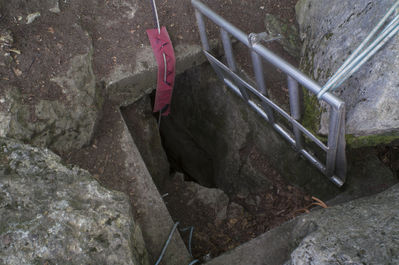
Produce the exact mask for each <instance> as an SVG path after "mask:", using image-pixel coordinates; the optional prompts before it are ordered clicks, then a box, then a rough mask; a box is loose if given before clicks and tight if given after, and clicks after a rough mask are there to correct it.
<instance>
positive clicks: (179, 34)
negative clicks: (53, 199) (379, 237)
mask: <svg viewBox="0 0 399 265" xmlns="http://www.w3.org/2000/svg"><path fill="white" fill-rule="evenodd" d="M205 2H207V4H208V5H209V6H210V7H212V8H213V9H215V10H216V11H217V12H219V13H221V14H223V16H224V17H226V18H227V19H228V20H231V21H235V24H237V25H239V26H240V28H241V29H243V30H244V31H246V32H261V31H263V30H264V29H263V22H262V23H257V22H259V21H254V20H255V19H256V18H258V17H262V16H263V12H264V10H265V9H266V10H268V11H270V12H271V13H275V15H277V16H279V17H281V18H283V19H285V20H287V21H289V22H291V23H294V17H295V12H294V6H295V3H296V0H284V1H279V0H278V1H277V0H267V1H261V0H255V1H240V0H225V1H217V3H216V1H205ZM139 3H140V7H139V10H141V11H144V12H138V13H139V14H141V15H139V19H141V20H143V21H146V22H144V23H143V25H142V27H145V28H149V27H151V23H149V22H148V21H152V18H150V17H145V16H143V14H146V15H149V14H151V11H150V7H149V6H148V5H146V4H147V2H139ZM282 7H283V8H282ZM158 9H159V13H160V19H161V21H162V24H163V25H166V26H167V27H168V30H169V32H170V33H171V36H172V41H173V42H174V43H179V42H182V41H184V42H193V43H198V42H199V39H198V33H197V29H196V25H195V24H194V19H188V18H193V17H194V15H193V12H192V9H191V6H189V5H181V4H180V2H179V1H178V0H168V1H161V2H160V3H159V6H158ZM237 20H238V21H237ZM21 34H23V33H21ZM132 34H136V35H137V38H136V39H138V40H142V39H144V38H145V36H144V34H145V33H144V31H143V30H139V28H137V32H136V30H134V31H133V32H132ZM217 34H218V32H217V31H215V29H212V30H211V32H210V37H215V36H216V35H217ZM137 45H139V43H137ZM268 45H269V46H270V47H269V48H271V49H273V50H274V51H276V52H277V53H279V54H283V57H284V58H285V59H286V60H288V61H290V62H291V63H292V64H294V65H297V64H298V62H296V61H295V60H294V59H293V58H292V57H291V56H289V55H288V54H287V53H284V52H282V48H281V46H279V45H276V44H274V43H270V44H268ZM246 52H247V51H246V50H244V49H238V55H237V58H238V59H237V61H238V62H239V63H240V64H241V65H242V66H243V68H244V69H248V65H249V64H250V61H249V56H247V54H245V53H246ZM33 58H35V57H33ZM99 59H101V57H99ZM26 63H27V64H29V62H26ZM25 68H28V65H27V66H26V67H25ZM45 70H46V69H45V68H43V71H45ZM97 70H98V71H101V69H97ZM32 74H34V73H32ZM281 88H283V89H281ZM271 89H279V91H283V93H280V94H278V95H277V100H280V101H283V102H285V101H286V99H287V95H286V92H284V87H282V85H281V83H279V82H273V85H272V87H271ZM115 111H116V110H115V109H114V108H113V107H112V103H105V106H104V109H103V118H102V120H101V121H100V123H99V125H98V127H97V131H96V133H95V135H94V138H93V141H92V144H91V145H90V146H87V147H85V148H83V149H80V150H75V151H73V152H69V153H64V154H61V155H62V157H63V158H64V159H65V160H66V161H67V162H68V163H72V164H76V165H78V166H80V167H82V168H84V169H87V170H88V171H90V173H92V174H93V176H94V177H95V178H97V179H98V180H99V181H100V183H102V184H103V185H104V186H106V187H109V188H113V189H117V190H122V191H124V192H126V193H128V194H129V187H127V186H126V182H125V181H124V180H121V179H119V177H118V168H119V166H120V163H122V161H123V158H122V157H120V154H118V153H117V152H105V150H109V146H112V145H113V141H116V135H117V133H116V132H117V130H118V128H111V127H109V122H110V121H111V120H112V119H113V115H115ZM376 152H378V154H379V157H380V159H381V160H382V161H383V162H384V163H385V164H386V165H387V166H389V167H390V168H391V169H392V170H393V171H394V172H396V175H397V173H398V171H399V163H398V161H399V150H398V148H394V147H379V148H377V150H376ZM259 166H261V167H266V168H265V172H266V174H268V178H269V179H272V180H273V181H272V182H273V183H274V184H273V185H272V186H270V187H269V189H267V190H258V191H254V192H251V193H249V194H235V195H233V196H230V197H227V195H226V194H224V193H223V192H222V191H221V190H217V189H211V188H206V187H202V186H200V185H198V184H196V183H194V182H191V181H187V179H188V177H187V176H184V175H183V174H181V173H176V172H175V173H173V174H171V178H170V179H169V180H168V181H166V183H165V184H164V186H163V187H162V189H161V190H160V192H161V194H163V195H164V201H165V203H166V205H167V207H168V209H169V212H170V214H171V216H172V218H173V219H174V221H175V222H177V221H179V222H180V224H181V226H180V227H191V226H192V227H194V233H193V237H192V242H191V245H192V253H193V256H194V258H199V259H201V260H203V261H206V260H207V259H208V258H211V257H216V256H218V255H220V254H221V253H223V252H225V251H227V250H230V249H233V248H235V247H237V246H238V245H240V244H242V243H244V242H247V241H249V240H251V239H252V238H255V237H257V236H259V235H260V234H263V233H264V232H266V231H268V230H270V229H271V228H274V227H276V226H279V225H280V224H282V223H284V222H286V221H287V220H290V219H292V218H294V217H295V216H297V215H299V214H301V213H303V212H306V211H307V210H309V209H310V208H311V207H314V205H312V203H314V202H316V201H314V200H313V199H312V197H311V195H309V194H306V192H304V191H303V190H301V189H299V188H296V187H293V186H290V185H287V184H286V183H284V181H283V180H282V178H281V176H279V174H278V173H277V172H276V170H274V169H273V168H272V167H271V166H269V165H268V163H267V161H259ZM201 194H202V195H203V194H206V196H205V197H206V198H204V196H201ZM180 233H181V235H182V238H183V240H184V241H185V243H186V245H187V246H188V245H189V231H184V232H183V231H181V232H180Z"/></svg>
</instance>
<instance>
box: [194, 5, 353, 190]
mask: <svg viewBox="0 0 399 265" xmlns="http://www.w3.org/2000/svg"><path fill="white" fill-rule="evenodd" d="M191 2H192V5H193V6H194V8H195V16H196V18H197V23H198V27H199V32H200V37H201V42H202V45H203V48H204V53H205V55H206V57H207V58H208V60H209V62H210V63H211V65H212V67H213V68H214V70H215V72H216V73H217V74H218V76H219V77H220V78H221V79H222V80H223V82H224V83H225V84H226V85H227V86H228V87H230V88H231V89H232V90H233V91H234V92H235V93H236V94H237V95H238V96H240V97H241V98H242V99H243V100H245V101H246V102H247V103H248V105H249V106H250V107H251V108H252V109H254V110H255V111H256V112H257V113H259V114H260V115H261V116H262V117H263V118H264V119H265V120H266V121H268V122H269V123H270V124H271V125H272V127H273V128H274V129H275V130H276V131H277V132H278V133H279V134H281V135H282V136H283V137H284V138H285V139H286V140H287V141H288V142H289V143H290V144H291V145H293V146H294V147H295V149H296V150H297V151H298V152H299V153H300V154H301V155H302V156H303V157H305V158H306V159H308V160H309V161H310V162H311V163H312V164H313V165H314V166H316V167H317V168H318V169H319V170H320V171H321V172H322V173H323V174H324V175H326V176H327V177H328V178H329V179H330V180H331V181H332V182H333V183H334V184H336V185H337V186H339V187H341V186H342V185H343V184H344V182H345V178H346V154H345V103H344V102H343V101H342V100H340V99H339V98H337V97H336V96H334V95H333V94H331V93H330V92H327V93H325V94H324V95H323V96H322V97H321V100H322V101H324V102H325V103H327V104H328V105H329V106H330V119H329V133H328V141H327V145H325V144H324V143H323V142H322V141H320V140H319V139H318V138H317V137H316V136H314V135H313V134H312V133H311V132H310V131H309V130H307V129H306V128H305V127H303V126H302V124H301V123H300V122H299V121H300V119H301V111H300V107H299V106H300V97H299V92H300V91H299V89H301V88H300V87H299V84H301V85H302V86H303V87H305V88H306V89H307V90H309V91H310V92H311V93H313V94H318V93H319V92H320V90H321V87H320V86H319V85H318V84H317V83H316V82H314V81H313V80H311V79H310V78H308V77H307V76H306V75H304V74H303V73H301V72H300V71H299V70H298V69H296V68H295V67H293V66H292V65H290V64H289V63H287V62H285V61H284V60H283V59H281V58H280V57H278V56H277V55H275V54H274V53H272V52H271V51H270V50H268V49H267V48H265V47H264V46H263V45H261V44H260V43H259V38H258V35H257V34H254V33H251V34H249V35H246V34H245V33H244V32H242V31H241V30H239V29H238V28H236V27H234V26H233V25H232V24H230V23H229V22H227V21H226V20H225V19H223V18H222V17H220V16H219V15H218V14H216V13H215V12H213V11H212V10H211V9H209V8H208V7H207V6H205V5H204V4H203V3H201V2H200V1H198V0H192V1H191ZM204 16H206V17H207V18H208V19H210V20H211V21H212V22H214V23H215V24H216V25H218V26H219V27H220V33H221V38H222V43H223V48H224V52H225V56H226V61H227V66H226V65H225V64H223V63H222V62H221V61H219V60H218V59H216V58H215V57H214V56H213V55H212V54H211V53H210V47H209V42H208V38H207V33H206V27H205V22H204ZM230 36H232V37H234V38H236V39H237V40H238V41H240V42H242V43H243V44H244V45H246V46H247V47H248V48H249V49H250V51H251V57H252V64H253V69H254V73H255V80H256V88H255V87H254V86H252V85H251V84H249V83H248V82H246V81H245V80H244V79H243V78H241V77H240V76H239V75H238V74H237V72H238V71H237V66H236V63H235V60H234V55H233V49H232V44H231V39H230ZM262 60H266V61H268V62H269V63H271V64H272V65H273V66H275V67H276V68H278V69H280V70H281V71H283V72H284V73H285V74H286V75H287V85H288V89H289V103H290V112H291V113H290V114H289V113H287V112H286V111H284V110H283V109H282V108H281V107H279V106H278V105H277V104H276V103H275V102H273V101H272V100H270V99H269V98H268V97H267V88H266V84H265V80H264V75H263V64H262ZM248 93H251V94H252V95H253V96H255V97H257V98H258V99H259V100H260V102H261V103H260V104H257V103H256V102H255V101H253V100H252V99H251V98H250V97H249V96H248V95H249V94H248ZM274 111H276V112H278V113H279V114H280V115H281V116H282V117H284V118H285V119H287V120H288V121H289V122H290V123H291V124H292V127H293V129H292V131H291V130H288V129H286V128H284V126H281V125H280V124H278V123H277V122H276V120H275V118H274ZM304 135H305V136H306V137H307V138H308V139H310V140H311V141H313V142H314V143H315V144H316V145H318V146H319V147H320V148H321V150H323V151H324V152H325V153H326V159H325V160H326V161H325V163H323V162H321V161H320V160H319V159H318V158H317V157H316V156H315V155H314V154H312V152H310V151H309V150H307V149H306V148H305V145H304V139H303V136H304Z"/></svg>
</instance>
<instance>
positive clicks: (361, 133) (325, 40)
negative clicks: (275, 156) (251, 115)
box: [296, 0, 399, 145]
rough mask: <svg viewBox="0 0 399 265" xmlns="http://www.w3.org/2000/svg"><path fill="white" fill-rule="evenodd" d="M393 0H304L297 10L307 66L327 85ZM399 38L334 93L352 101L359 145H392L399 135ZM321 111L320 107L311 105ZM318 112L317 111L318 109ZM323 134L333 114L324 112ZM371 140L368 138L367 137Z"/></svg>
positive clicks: (350, 119)
mask: <svg viewBox="0 0 399 265" xmlns="http://www.w3.org/2000/svg"><path fill="white" fill-rule="evenodd" d="M392 4H393V1H391V0H382V1H367V0H355V1H345V0H342V1H328V0H322V1H320V0H301V1H299V2H298V4H297V6H296V11H297V19H298V23H299V27H300V32H301V38H302V40H303V41H304V46H303V50H302V56H303V58H304V59H303V62H302V67H303V68H304V70H305V71H307V72H308V73H309V74H310V75H311V77H312V78H315V80H317V81H318V82H319V83H320V84H321V85H323V84H325V82H326V81H327V80H328V78H329V77H331V76H332V75H333V74H334V73H335V72H336V71H337V69H338V68H339V67H340V66H341V65H342V63H343V62H344V60H346V59H347V58H348V57H349V55H350V53H351V52H352V51H354V50H355V49H356V48H357V46H358V45H360V43H361V42H362V41H363V40H364V39H365V38H366V36H367V35H368V34H369V33H370V32H371V31H372V29H373V28H374V27H375V25H377V23H378V22H379V21H380V20H381V18H382V17H383V16H384V15H385V14H386V12H387V11H388V9H389V8H390V7H391V6H392ZM398 69H399V36H396V37H394V38H393V39H392V40H391V41H389V42H388V43H387V44H386V45H385V46H384V47H383V48H382V49H381V50H380V51H379V52H378V53H377V54H375V55H374V56H373V57H372V58H371V59H370V60H369V61H368V62H367V63H366V64H364V65H363V66H362V67H361V68H360V69H359V71H358V72H357V73H356V74H354V75H353V76H352V77H351V78H349V80H347V81H346V82H345V83H344V84H342V85H341V87H340V88H339V89H337V90H336V92H334V93H335V94H337V95H338V96H339V97H340V98H341V99H343V100H344V101H345V103H346V107H347V134H350V135H354V136H356V137H358V139H357V140H358V142H359V143H358V144H362V145H375V144H378V143H381V142H390V141H392V140H393V139H394V138H397V137H398V135H399V119H398V117H399V105H398V104H397V102H399V93H398V91H399V84H398V82H397V71H398ZM310 107H311V108H318V106H317V105H316V104H314V105H312V106H310ZM316 112H317V111H316ZM314 118H315V119H314V120H313V123H318V122H319V121H320V126H319V129H320V130H319V131H320V133H322V134H326V133H327V132H328V123H327V120H328V113H327V111H326V110H325V109H324V107H322V108H321V119H320V120H318V119H317V117H314ZM368 136H372V137H369V138H368V139H366V138H365V137H368Z"/></svg>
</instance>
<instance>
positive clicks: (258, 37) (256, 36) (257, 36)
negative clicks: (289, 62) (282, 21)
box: [248, 32, 283, 46]
mask: <svg viewBox="0 0 399 265" xmlns="http://www.w3.org/2000/svg"><path fill="white" fill-rule="evenodd" d="M282 38H283V37H282V36H281V34H277V36H270V35H269V34H267V33H266V32H261V33H250V34H249V35H248V41H249V44H250V45H251V46H253V45H254V44H257V43H259V42H261V41H263V42H271V41H275V40H280V39H282Z"/></svg>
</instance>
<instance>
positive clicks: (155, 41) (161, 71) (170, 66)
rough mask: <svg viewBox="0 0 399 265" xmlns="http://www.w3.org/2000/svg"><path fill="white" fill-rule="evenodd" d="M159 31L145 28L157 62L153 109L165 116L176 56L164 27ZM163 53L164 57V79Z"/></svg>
mask: <svg viewBox="0 0 399 265" xmlns="http://www.w3.org/2000/svg"><path fill="white" fill-rule="evenodd" d="M160 31H161V32H160V34H159V33H158V29H148V30H147V35H148V38H149V40H150V43H151V47H152V50H153V51H154V55H155V58H156V60H157V64H158V83H157V91H156V94H155V104H154V110H153V111H154V112H159V111H160V112H161V113H162V116H167V115H169V113H170V103H171V100H172V91H173V85H174V83H175V74H176V69H175V65H176V58H175V53H174V51H173V46H172V42H171V40H170V38H169V34H168V32H167V31H166V28H165V27H162V28H161V30H160ZM164 55H165V59H166V79H165V61H164Z"/></svg>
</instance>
